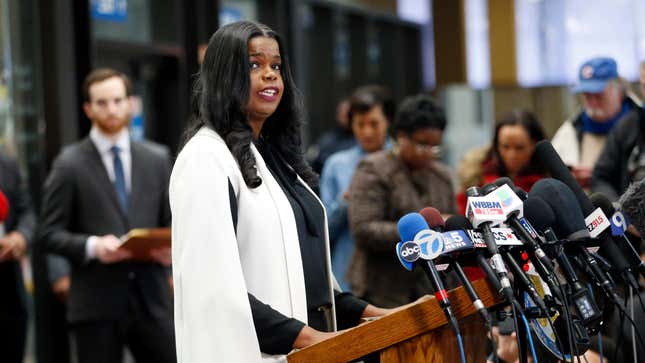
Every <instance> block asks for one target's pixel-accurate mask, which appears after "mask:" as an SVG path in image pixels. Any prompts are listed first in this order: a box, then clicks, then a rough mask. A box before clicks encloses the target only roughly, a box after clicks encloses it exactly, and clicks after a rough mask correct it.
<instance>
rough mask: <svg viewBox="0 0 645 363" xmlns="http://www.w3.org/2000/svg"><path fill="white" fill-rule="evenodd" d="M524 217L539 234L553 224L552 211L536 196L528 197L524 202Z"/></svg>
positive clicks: (553, 216)
mask: <svg viewBox="0 0 645 363" xmlns="http://www.w3.org/2000/svg"><path fill="white" fill-rule="evenodd" d="M524 217H525V218H526V219H527V220H528V221H529V222H531V225H532V226H533V227H534V228H535V229H537V230H538V231H541V232H544V230H546V229H547V228H550V227H552V226H553V225H554V224H555V214H554V213H553V209H551V206H550V205H549V204H548V203H547V202H545V201H544V199H542V198H540V197H537V196H529V197H528V198H526V200H525V201H524Z"/></svg>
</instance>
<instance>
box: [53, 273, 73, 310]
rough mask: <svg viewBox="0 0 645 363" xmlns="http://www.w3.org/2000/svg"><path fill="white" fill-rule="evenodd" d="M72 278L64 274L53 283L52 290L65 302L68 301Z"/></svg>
mask: <svg viewBox="0 0 645 363" xmlns="http://www.w3.org/2000/svg"><path fill="white" fill-rule="evenodd" d="M69 286H70V279H69V275H66V276H62V277H60V278H59V279H58V280H56V281H55V282H54V283H53V284H52V292H53V293H54V295H56V298H58V300H59V301H60V302H62V303H63V304H65V303H67V297H68V296H69Z"/></svg>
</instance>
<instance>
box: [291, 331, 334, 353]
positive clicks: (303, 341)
mask: <svg viewBox="0 0 645 363" xmlns="http://www.w3.org/2000/svg"><path fill="white" fill-rule="evenodd" d="M340 333H341V332H332V333H326V332H322V331H318V330H316V329H313V328H311V327H309V326H305V327H304V328H302V330H301V331H300V334H298V336H297V337H296V340H295V341H294V342H293V347H294V348H295V349H302V348H306V347H308V346H310V345H312V344H316V343H320V342H322V341H323V340H327V339H329V338H333V337H335V336H337V335H339V334H340Z"/></svg>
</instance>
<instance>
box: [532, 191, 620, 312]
mask: <svg viewBox="0 0 645 363" xmlns="http://www.w3.org/2000/svg"><path fill="white" fill-rule="evenodd" d="M529 196H536V197H540V198H542V199H543V200H544V201H545V202H546V203H547V204H548V205H549V206H550V207H551V209H552V210H553V213H554V215H555V216H556V223H555V224H554V225H553V229H554V230H555V233H556V235H558V236H565V238H566V239H567V240H573V241H575V240H577V239H582V238H588V237H589V231H588V230H587V226H586V225H585V222H584V218H583V216H582V211H581V210H580V207H579V205H578V203H577V202H576V198H575V194H574V193H573V192H572V191H571V189H569V188H568V187H567V186H566V185H565V184H564V183H562V182H561V181H558V180H555V179H551V178H545V179H541V180H539V181H538V182H537V183H535V185H533V188H532V189H531V191H530V192H529ZM587 201H588V199H587ZM589 204H591V202H590V203H589ZM574 251H575V252H577V253H578V255H579V256H580V257H582V258H583V259H584V261H585V263H586V264H587V265H588V267H589V268H590V269H591V271H592V272H593V277H594V278H595V280H596V282H597V283H598V284H599V286H600V287H601V288H602V290H603V291H604V292H605V294H607V296H608V297H609V298H610V299H611V300H612V301H614V302H616V301H618V297H617V296H616V293H615V292H614V291H613V288H614V286H613V284H612V283H611V282H610V281H609V279H608V278H607V276H606V275H605V272H604V271H603V270H602V269H601V268H600V266H599V265H598V262H597V261H596V260H595V259H594V258H593V257H592V256H591V255H590V254H589V252H588V251H587V249H586V248H584V247H582V246H579V245H574Z"/></svg>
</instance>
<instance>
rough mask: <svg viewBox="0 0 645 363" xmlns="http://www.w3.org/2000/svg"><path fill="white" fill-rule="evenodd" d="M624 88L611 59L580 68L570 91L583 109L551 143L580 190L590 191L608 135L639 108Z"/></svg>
mask: <svg viewBox="0 0 645 363" xmlns="http://www.w3.org/2000/svg"><path fill="white" fill-rule="evenodd" d="M625 84H626V83H625V82H624V81H622V80H621V78H620V77H619V76H618V67H617V65H616V61H615V60H613V59H612V58H608V57H598V58H592V59H590V60H588V61H586V62H584V63H583V64H582V65H581V66H580V69H579V71H578V83H577V84H576V85H575V86H574V87H573V89H572V90H573V92H574V93H576V94H581V95H582V109H581V110H580V112H578V113H577V114H576V115H574V116H573V117H571V118H569V119H568V120H566V121H565V122H564V123H563V124H562V126H560V128H559V129H558V131H557V132H556V134H555V136H553V140H552V143H553V147H554V148H555V149H556V150H557V151H558V154H560V157H562V160H563V161H564V162H565V164H567V165H568V166H570V167H571V170H572V172H573V174H574V176H575V177H576V179H577V180H578V182H579V183H580V185H581V186H583V187H589V183H590V180H591V174H592V170H593V168H594V166H595V164H596V161H597V160H598V157H599V155H600V153H601V152H602V150H603V148H604V146H605V142H606V139H607V134H608V133H609V131H610V130H611V129H612V128H613V127H614V125H616V124H617V123H618V121H619V120H620V119H622V118H624V117H625V116H626V115H628V114H629V113H630V112H632V111H633V110H636V109H638V108H639V107H638V105H637V104H636V102H635V101H634V100H633V99H632V98H631V97H629V96H628V92H627V87H626V86H625Z"/></svg>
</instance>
